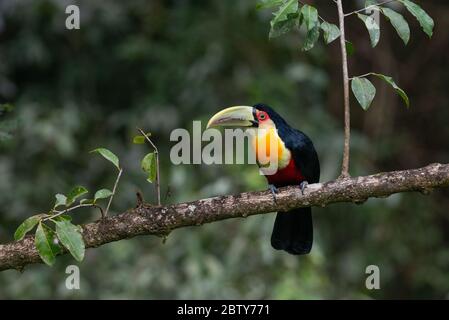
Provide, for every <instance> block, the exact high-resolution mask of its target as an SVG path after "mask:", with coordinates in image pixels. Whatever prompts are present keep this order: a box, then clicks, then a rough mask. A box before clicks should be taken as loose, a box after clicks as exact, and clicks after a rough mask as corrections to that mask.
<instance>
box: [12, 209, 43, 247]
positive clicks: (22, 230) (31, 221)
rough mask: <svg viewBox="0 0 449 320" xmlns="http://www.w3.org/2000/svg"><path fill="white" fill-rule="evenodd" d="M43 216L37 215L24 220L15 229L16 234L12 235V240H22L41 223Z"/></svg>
mask: <svg viewBox="0 0 449 320" xmlns="http://www.w3.org/2000/svg"><path fill="white" fill-rule="evenodd" d="M43 216H44V215H43V214H38V215H35V216H32V217H29V218H28V219H26V220H25V221H24V222H22V224H21V225H20V226H19V227H18V228H17V229H16V232H15V233H14V240H16V241H19V240H22V239H23V238H24V237H25V235H26V234H27V233H28V232H29V231H31V230H33V228H34V227H35V226H36V225H37V224H38V223H39V221H41V219H42V217H43Z"/></svg>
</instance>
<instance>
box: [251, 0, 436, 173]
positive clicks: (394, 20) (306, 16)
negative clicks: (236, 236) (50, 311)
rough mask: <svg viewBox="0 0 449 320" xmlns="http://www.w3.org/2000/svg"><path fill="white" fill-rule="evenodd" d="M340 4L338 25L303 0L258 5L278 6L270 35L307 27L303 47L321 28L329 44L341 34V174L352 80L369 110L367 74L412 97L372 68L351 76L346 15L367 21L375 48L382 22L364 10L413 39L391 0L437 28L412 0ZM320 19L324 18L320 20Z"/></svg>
mask: <svg viewBox="0 0 449 320" xmlns="http://www.w3.org/2000/svg"><path fill="white" fill-rule="evenodd" d="M333 2H334V3H335V4H336V5H337V12H338V20H339V21H338V24H339V26H337V25H335V24H332V23H329V22H327V21H326V20H325V19H323V18H322V17H321V16H320V15H319V13H318V10H317V9H316V8H315V7H313V6H311V5H309V4H305V3H304V2H302V1H298V0H261V1H260V2H259V3H258V5H257V6H256V7H257V8H259V9H265V8H278V9H277V11H275V12H274V13H273V15H274V17H273V18H272V20H271V22H270V25H271V29H270V33H269V36H270V38H274V37H278V36H281V35H283V34H285V33H287V32H289V31H291V30H298V31H301V30H305V32H304V33H305V37H304V39H303V45H302V50H303V51H308V50H311V49H312V48H313V47H314V46H315V44H316V43H317V41H318V40H319V38H320V34H321V31H322V32H323V40H324V42H325V43H326V44H330V43H331V42H333V41H334V40H336V39H337V38H339V37H340V47H341V64H342V73H343V98H344V99H343V101H344V148H343V161H342V169H341V174H340V177H341V178H345V177H348V176H349V152H350V97H349V83H350V82H351V89H352V93H353V94H354V96H355V98H356V99H357V102H358V103H359V104H360V106H361V107H362V108H363V110H368V108H369V107H370V105H371V103H372V101H373V100H374V97H375V95H376V88H375V87H374V85H373V84H372V83H371V81H370V80H368V79H367V77H368V76H375V77H378V78H380V79H381V80H383V81H384V82H386V83H387V84H389V85H390V86H391V87H392V88H393V89H394V90H395V91H396V93H397V94H398V95H399V96H400V97H401V98H402V100H403V101H404V103H405V105H406V106H407V107H409V106H410V101H409V98H408V96H407V94H406V93H405V91H404V90H402V89H401V88H400V87H399V86H398V85H397V84H396V82H395V81H394V80H393V78H392V77H390V76H386V75H383V74H381V73H374V72H369V73H366V74H364V75H362V76H357V77H350V76H349V70H348V69H349V68H348V55H351V52H353V51H354V47H353V44H352V43H351V42H350V41H348V40H347V39H346V34H345V18H348V17H351V16H355V15H357V17H358V18H359V19H360V20H361V21H362V22H363V23H364V25H365V27H366V28H367V30H368V34H369V37H370V42H371V46H372V47H373V48H374V47H376V46H377V44H378V43H379V41H380V34H381V32H380V26H379V24H378V22H377V21H376V20H375V19H374V17H373V14H371V15H365V14H362V13H361V12H368V11H372V13H374V12H377V13H382V15H383V16H384V17H385V19H386V20H387V21H389V22H390V23H391V25H392V26H393V28H394V29H395V30H396V32H397V34H398V35H399V37H400V38H401V40H402V41H403V42H404V44H405V45H407V44H408V42H409V40H410V27H409V25H408V23H407V21H406V19H405V18H404V16H403V15H401V14H400V13H398V12H396V11H394V10H393V9H391V8H389V7H387V5H388V4H390V3H392V2H399V3H401V4H402V5H403V6H404V8H405V9H406V10H407V11H408V12H409V13H410V14H412V15H413V16H414V17H415V18H416V20H417V21H418V22H419V24H420V26H421V28H422V30H423V31H424V32H425V33H426V34H427V35H428V36H429V37H432V35H433V29H434V21H433V19H432V18H431V17H430V16H429V15H428V14H427V13H426V12H425V11H424V10H423V9H422V8H421V7H420V6H419V5H418V4H416V3H415V2H412V1H410V0H388V1H382V2H378V1H376V0H367V1H366V2H365V6H364V7H363V8H361V9H358V10H355V11H352V12H349V13H345V12H344V8H343V2H342V0H333ZM320 20H322V22H321V23H320Z"/></svg>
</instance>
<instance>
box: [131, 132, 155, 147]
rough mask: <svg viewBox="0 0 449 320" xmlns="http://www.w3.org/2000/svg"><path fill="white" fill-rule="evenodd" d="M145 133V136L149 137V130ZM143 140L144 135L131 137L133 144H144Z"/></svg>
mask: <svg viewBox="0 0 449 320" xmlns="http://www.w3.org/2000/svg"><path fill="white" fill-rule="evenodd" d="M145 134H146V135H147V137H151V132H147V133H145ZM145 140H146V138H145V136H143V135H137V136H135V137H134V138H133V143H134V144H144V143H145Z"/></svg>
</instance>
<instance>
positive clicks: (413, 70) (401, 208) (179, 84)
mask: <svg viewBox="0 0 449 320" xmlns="http://www.w3.org/2000/svg"><path fill="white" fill-rule="evenodd" d="M308 2H309V3H313V4H314V5H316V6H317V7H318V8H319V10H320V14H321V15H322V16H323V17H325V18H326V19H327V20H329V21H331V22H334V23H336V21H337V17H336V14H335V13H336V9H335V6H334V4H333V2H332V1H308ZM344 2H345V6H346V8H347V9H346V11H349V10H351V9H355V8H360V7H361V6H362V5H363V1H349V0H347V1H344ZM68 4H78V5H79V7H80V10H81V29H80V30H77V31H69V30H67V29H66V28H65V19H66V17H67V15H66V14H65V7H66V6H67V5H68ZM255 5H256V0H248V1H241V0H229V1H223V0H213V1H212V0H207V1H206V0H204V1H188V0H178V1H176V0H171V1H162V0H151V1H148V0H131V1H119V0H108V1H87V0H86V1H62V0H60V1H58V0H52V1H50V0H1V1H0V102H1V103H10V104H11V105H12V106H14V108H13V110H12V111H11V112H7V113H6V112H4V111H3V113H2V116H1V118H0V242H1V243H5V242H9V241H12V239H13V233H14V230H15V228H16V227H17V226H18V224H19V223H20V222H21V221H23V220H24V219H25V218H26V217H27V216H30V215H32V214H35V213H40V212H42V211H46V210H48V209H49V208H50V207H51V206H52V204H53V197H54V194H55V193H58V192H62V193H65V192H67V191H68V190H69V189H70V188H71V187H72V186H74V185H78V184H81V185H85V186H86V187H88V188H90V189H92V190H94V189H95V188H97V189H98V188H100V187H105V186H111V185H112V184H113V181H114V178H115V177H114V175H115V172H114V169H113V168H112V167H111V166H110V165H109V164H107V163H105V162H104V161H102V160H101V159H99V158H98V157H97V156H93V155H91V154H89V153H88V151H89V150H92V149H94V148H96V147H99V146H104V147H107V148H109V149H111V150H112V151H114V152H115V153H116V154H118V155H119V156H120V158H121V161H122V163H123V165H124V168H125V173H124V177H123V181H122V183H121V185H120V187H119V193H118V195H117V197H116V199H115V201H114V204H113V208H112V210H113V212H115V213H118V212H121V211H122V210H125V209H127V208H129V207H132V206H134V205H135V203H136V198H135V192H136V191H137V190H142V191H143V192H144V194H145V198H146V200H148V201H153V202H154V200H155V199H154V191H153V186H152V185H150V184H148V183H147V182H146V181H145V174H144V173H143V172H141V169H140V167H139V163H140V159H141V157H142V156H143V154H144V153H145V151H147V150H146V149H145V148H144V147H142V146H136V145H132V143H131V140H132V136H133V135H135V133H136V132H135V128H136V126H141V127H144V128H145V129H147V130H149V131H151V132H152V134H153V138H154V140H155V142H156V143H157V145H158V146H159V148H160V151H161V156H162V173H161V174H162V191H163V192H162V193H163V200H164V202H166V203H167V202H179V201H188V200H195V199H199V198H203V197H208V196H214V195H220V194H228V193H237V192H241V191H248V190H261V189H264V188H266V186H265V181H264V179H263V178H262V177H261V176H259V175H258V171H257V169H256V167H254V166H237V165H236V166H224V165H222V166H218V165H216V166H206V165H180V166H174V165H172V164H171V163H170V159H169V151H170V147H171V146H172V145H173V143H172V142H170V141H169V135H170V132H171V131H172V130H173V129H175V128H187V129H190V128H191V127H192V120H203V121H206V120H207V119H208V118H209V117H210V116H211V115H212V114H213V113H215V112H216V111H217V110H219V109H221V108H223V107H227V106H231V105H236V104H247V105H248V104H254V103H256V102H265V103H267V104H270V105H271V106H273V107H274V108H276V110H278V111H279V112H280V113H281V114H282V115H284V116H285V117H286V118H288V120H289V122H290V123H291V124H292V125H294V126H295V127H297V128H299V129H301V130H303V131H305V132H306V133H307V134H308V135H309V136H310V137H311V138H312V139H313V140H314V142H315V145H316V147H317V149H318V152H319V155H320V159H321V165H322V181H325V180H329V179H334V178H335V177H337V176H338V174H339V170H340V164H341V156H342V154H341V152H342V140H343V139H342V132H343V129H342V124H343V119H342V115H343V112H342V110H343V106H342V101H343V100H342V82H341V67H340V63H341V62H340V52H339V47H338V43H337V42H334V43H333V44H331V45H330V46H325V45H323V44H322V43H321V44H320V45H318V46H317V47H316V48H315V49H313V50H312V51H310V52H308V53H304V52H301V50H300V48H301V39H302V38H301V35H299V34H297V33H296V34H295V33H291V34H289V35H287V36H283V37H281V38H277V39H274V40H272V41H268V31H269V20H270V17H271V12H270V10H263V11H257V10H256V9H255ZM421 5H422V6H423V7H424V8H425V9H426V11H427V12H429V14H430V15H431V16H432V17H433V18H434V19H435V22H436V29H435V35H434V37H433V38H432V39H431V40H429V39H428V38H427V36H426V35H425V34H424V33H423V32H422V31H421V30H420V27H419V25H418V23H417V22H416V20H415V19H414V18H413V17H412V16H411V15H410V14H409V13H407V12H405V11H403V10H402V12H401V13H402V14H404V15H405V16H406V17H407V20H408V21H409V22H410V24H411V28H412V38H411V41H410V43H409V45H408V46H407V47H404V45H403V43H402V41H401V40H400V38H399V37H398V36H397V34H396V33H395V31H394V29H392V27H391V26H390V25H389V24H388V23H387V22H386V21H385V20H382V24H381V41H380V44H379V45H378V47H377V48H375V49H372V48H371V47H370V43H369V39H368V33H367V31H366V29H365V28H364V26H363V24H362V23H361V22H360V21H359V20H358V19H357V18H356V17H352V18H349V20H348V26H347V28H348V31H347V33H348V35H347V36H348V39H349V40H350V41H351V42H353V43H354V44H355V46H356V52H355V54H354V55H353V56H351V58H350V72H351V73H352V75H358V74H363V73H366V72H369V71H376V72H381V73H384V74H387V75H391V76H393V77H394V78H395V79H396V81H397V83H398V84H399V85H400V86H401V87H402V88H403V89H404V90H405V91H406V92H407V93H408V94H409V96H410V99H411V108H410V109H409V110H407V109H406V108H405V107H404V106H403V104H402V102H401V101H400V99H399V98H398V97H397V96H396V95H395V93H394V91H392V90H391V88H389V87H387V86H386V85H384V84H383V83H381V82H376V86H377V88H378V94H377V97H376V99H375V101H374V103H373V105H372V106H371V108H370V109H369V111H367V112H364V111H363V110H362V109H361V108H360V107H359V106H358V105H357V103H356V101H355V99H353V103H352V106H353V107H352V116H353V118H352V128H353V131H352V132H353V140H352V151H351V155H352V158H351V174H352V175H365V174H370V173H375V172H379V171H388V170H399V169H407V168H415V167H420V166H424V165H427V164H429V163H433V162H445V163H448V162H449V141H448V140H449V90H448V83H449V69H448V67H449V65H448V63H449V55H448V52H449V41H448V40H449V19H448V16H449V4H448V2H447V1H443V0H440V1H437V0H429V1H421ZM395 8H398V10H401V9H400V7H395ZM168 187H169V188H170V191H171V192H170V194H171V196H170V197H167V198H165V193H166V190H167V188H168ZM448 196H449V191H448V190H438V191H436V192H434V193H432V194H431V195H429V196H425V195H422V194H397V195H394V196H392V197H390V198H388V199H373V200H369V201H368V202H366V203H364V204H363V205H351V204H338V205H332V206H329V207H327V208H316V209H315V210H314V219H315V244H314V248H313V251H312V253H311V254H310V255H308V256H302V257H294V256H290V255H287V254H284V253H282V252H276V251H273V250H272V248H271V246H270V241H269V239H270V234H271V228H272V224H273V221H274V215H263V216H257V217H252V218H248V219H234V220H230V221H223V222H218V223H214V224H209V225H205V226H202V227H192V228H184V229H182V230H177V231H175V232H173V233H172V234H171V235H170V236H169V238H168V239H167V242H166V243H165V244H163V243H162V240H161V239H159V238H157V237H140V238H135V239H131V240H125V241H120V242H117V243H111V244H108V245H105V246H103V247H101V248H97V249H92V250H88V252H87V255H86V258H85V261H84V262H82V263H80V264H78V265H79V267H80V270H81V290H75V291H69V290H67V289H66V288H65V285H64V283H65V278H66V274H65V272H64V271H65V268H66V266H67V265H69V264H76V263H75V261H74V260H73V258H71V257H69V256H65V257H60V258H58V260H57V263H56V265H55V266H54V267H53V268H50V267H47V266H45V265H33V266H29V267H27V268H26V270H25V272H23V273H20V272H17V271H13V270H10V271H5V272H1V273H0V299H5V298H52V299H53V298H252V299H258V298H274V299H302V298H306V299H310V298H447V297H449V276H448V273H449V250H448V248H449V212H448V211H449V197H448ZM74 219H75V221H76V222H77V223H83V222H87V221H92V220H95V219H98V212H95V211H90V210H87V211H84V212H78V213H76V214H75V215H74ZM371 264H375V265H378V266H379V268H380V273H381V289H380V290H374V291H369V290H367V289H366V288H365V279H366V276H367V275H366V274H365V268H366V266H368V265H371Z"/></svg>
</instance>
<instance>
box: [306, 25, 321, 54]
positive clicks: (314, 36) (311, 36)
mask: <svg viewBox="0 0 449 320" xmlns="http://www.w3.org/2000/svg"><path fill="white" fill-rule="evenodd" d="M319 38H320V28H319V27H318V26H316V27H315V28H313V29H312V30H309V31H307V35H306V40H305V41H304V44H303V46H302V50H303V51H309V50H310V49H312V48H313V47H314V46H315V43H316V42H317V41H318V39H319Z"/></svg>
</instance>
